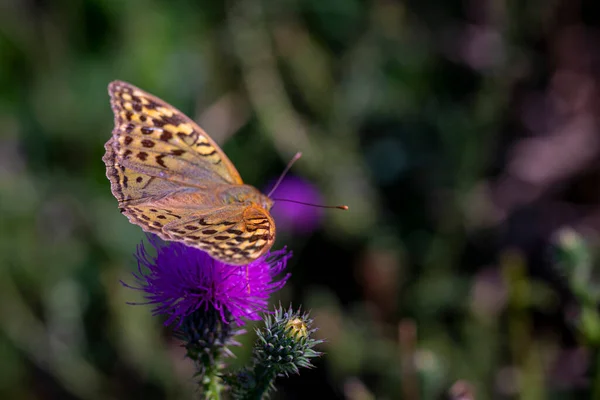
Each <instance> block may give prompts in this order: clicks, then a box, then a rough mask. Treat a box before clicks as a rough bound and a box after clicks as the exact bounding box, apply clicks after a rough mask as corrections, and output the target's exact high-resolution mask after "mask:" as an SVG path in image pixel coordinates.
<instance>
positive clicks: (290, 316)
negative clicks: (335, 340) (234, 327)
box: [254, 307, 323, 375]
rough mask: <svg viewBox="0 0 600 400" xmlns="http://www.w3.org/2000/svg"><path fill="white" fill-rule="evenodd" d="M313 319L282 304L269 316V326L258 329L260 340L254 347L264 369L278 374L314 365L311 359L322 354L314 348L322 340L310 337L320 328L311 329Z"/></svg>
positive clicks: (295, 371) (257, 358) (258, 360)
mask: <svg viewBox="0 0 600 400" xmlns="http://www.w3.org/2000/svg"><path fill="white" fill-rule="evenodd" d="M311 325H312V319H309V318H308V314H303V315H300V314H299V311H298V312H293V311H292V309H291V308H290V309H288V311H284V310H283V309H282V308H281V307H280V308H279V309H277V310H275V314H274V315H273V316H268V317H267V318H266V319H265V327H264V328H263V329H262V330H258V331H257V334H258V340H257V344H256V345H255V347H254V357H255V360H256V362H257V363H259V364H260V365H262V366H263V367H264V368H266V369H269V370H272V371H274V372H275V373H276V374H277V375H288V374H290V373H296V374H297V373H299V371H298V370H299V368H302V367H304V368H310V367H312V364H311V363H310V358H313V357H317V356H319V355H320V354H321V353H319V352H317V351H315V350H313V347H315V346H316V345H317V344H319V343H322V342H323V341H322V340H314V339H312V338H311V337H310V335H311V334H312V333H314V332H315V331H316V329H312V330H311V329H310V327H311Z"/></svg>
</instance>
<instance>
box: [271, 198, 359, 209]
mask: <svg viewBox="0 0 600 400" xmlns="http://www.w3.org/2000/svg"><path fill="white" fill-rule="evenodd" d="M273 201H286V202H288V203H296V204H302V205H303V206H311V207H318V208H337V209H339V210H347V209H348V206H324V205H321V204H312V203H305V202H303V201H298V200H290V199H273Z"/></svg>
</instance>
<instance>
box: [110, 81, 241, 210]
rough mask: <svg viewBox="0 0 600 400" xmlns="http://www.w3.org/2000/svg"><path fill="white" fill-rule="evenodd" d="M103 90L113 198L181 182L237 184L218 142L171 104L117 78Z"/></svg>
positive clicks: (144, 194)
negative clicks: (110, 121) (110, 122)
mask: <svg viewBox="0 0 600 400" xmlns="http://www.w3.org/2000/svg"><path fill="white" fill-rule="evenodd" d="M108 92H109V95H110V102H111V107H112V110H113V113H114V116H115V127H114V130H113V134H112V137H111V139H110V140H109V141H108V142H107V143H106V145H105V146H104V147H105V149H106V153H105V155H104V157H103V160H104V162H105V164H106V167H107V176H108V178H109V180H110V181H111V190H112V192H113V195H114V196H115V197H116V198H117V200H119V201H120V202H122V201H127V200H137V199H142V198H151V197H155V196H162V195H164V194H166V193H170V192H171V191H173V190H175V189H177V188H178V187H181V186H195V187H199V188H207V187H210V186H211V185H213V186H214V185H220V184H242V179H241V177H240V175H239V173H238V171H237V170H236V168H235V167H234V165H233V163H232V162H231V161H230V160H229V159H228V158H227V156H226V155H225V153H224V152H223V151H222V150H221V149H220V148H219V146H218V145H217V144H216V143H215V142H214V141H213V140H212V139H211V138H210V137H209V136H208V135H207V134H206V132H204V130H202V128H200V127H199V126H198V125H197V124H196V123H194V121H192V120H191V119H189V118H188V117H187V116H185V115H184V114H183V113H182V112H180V111H179V110H177V109H176V108H175V107H172V106H171V105H169V104H167V103H165V102H164V101H162V100H160V99H159V98H157V97H155V96H153V95H151V94H149V93H146V92H144V91H143V90H141V89H139V88H137V87H135V86H133V85H130V84H128V83H125V82H121V81H115V82H112V83H111V84H110V85H109V87H108Z"/></svg>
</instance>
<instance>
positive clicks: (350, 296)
mask: <svg viewBox="0 0 600 400" xmlns="http://www.w3.org/2000/svg"><path fill="white" fill-rule="evenodd" d="M599 27H600V7H599V5H598V4H597V1H594V0H530V1H521V0H496V1H492V0H460V1H459V0H421V1H413V0H405V1H393V0H376V1H367V0H237V1H224V2H222V1H219V0H210V1H209V0H206V1H198V0H171V1H167V0H144V1H142V0H130V1H117V0H69V1H67V0H0V212H1V216H0V223H1V224H0V398H2V399H190V398H195V397H197V396H198V393H197V389H196V387H195V386H194V380H193V378H192V374H193V372H194V371H193V367H192V365H191V363H190V362H189V361H188V360H186V359H184V358H183V356H184V352H183V350H182V349H181V348H180V344H179V343H178V342H177V341H176V340H174V339H172V337H171V335H170V332H169V330H168V329H166V328H164V327H163V326H162V321H161V320H160V319H158V318H153V317H151V316H150V309H149V307H146V306H130V305H127V304H126V302H132V301H133V302H135V301H141V297H140V295H139V293H136V292H134V291H132V290H129V289H126V288H124V287H123V286H122V285H121V284H120V283H119V280H125V281H129V280H130V279H131V277H130V273H131V272H132V271H134V270H135V267H136V265H135V261H134V259H133V252H134V251H135V246H136V245H137V244H138V243H139V242H140V240H141V239H142V238H143V233H142V231H141V229H140V228H139V227H137V226H133V225H131V224H129V223H128V222H127V220H126V218H125V217H124V216H122V215H121V214H120V213H119V211H118V209H117V203H116V200H115V199H114V198H113V197H112V196H111V193H110V189H109V182H108V180H107V179H106V177H105V167H104V164H103V163H102V161H101V158H102V155H103V153H104V148H103V145H104V143H105V142H106V141H107V140H108V138H109V137H110V134H111V130H112V125H113V117H112V113H111V110H110V107H109V103H108V95H107V89H106V88H107V85H108V83H109V82H110V81H112V80H115V79H120V80H125V81H128V82H130V83H132V84H134V85H136V86H139V87H141V88H142V89H144V90H147V91H149V92H150V93H153V94H155V95H157V96H158V97H160V98H162V99H164V100H165V101H167V102H169V103H171V104H173V105H174V106H175V107H177V108H179V109H181V110H182V111H183V112H185V113H187V114H188V115H189V116H190V117H192V118H193V119H194V120H196V121H197V122H198V123H199V124H201V125H202V126H203V127H204V128H205V130H206V131H207V132H209V134H211V136H213V138H214V139H215V140H216V141H217V142H218V143H220V144H222V145H223V149H224V150H225V152H226V153H227V154H228V155H229V157H230V158H231V160H232V161H233V162H234V164H235V165H236V166H237V168H238V169H239V171H240V173H241V175H242V177H243V178H244V180H245V181H246V182H247V183H250V184H252V185H255V186H257V187H259V188H261V189H265V188H266V186H267V185H268V183H269V182H272V180H273V179H275V178H276V177H277V175H278V174H279V173H280V172H281V170H282V169H283V167H284V166H285V164H286V163H287V162H288V160H289V159H290V158H291V157H292V156H293V154H294V153H295V152H297V151H302V152H303V154H304V156H303V158H302V159H301V160H300V161H299V162H298V163H296V165H294V167H293V175H295V176H296V177H300V178H302V179H303V180H304V182H310V185H312V189H313V190H315V191H316V192H317V193H318V195H317V194H314V195H312V196H313V198H320V201H323V202H325V203H327V204H347V205H349V207H350V210H349V211H347V212H342V211H336V210H332V211H327V212H324V213H320V214H315V213H314V209H313V210H311V209H304V210H305V211H303V212H305V214H302V211H297V210H296V211H297V212H300V214H295V215H296V216H295V218H296V219H297V220H302V219H303V218H306V219H307V220H308V219H310V220H311V221H313V222H314V223H313V224H312V225H310V224H309V225H310V227H309V228H306V227H304V228H302V229H300V227H298V226H295V225H294V224H293V223H288V224H284V223H282V226H281V227H280V229H279V230H278V239H277V243H276V245H275V248H280V247H282V246H284V245H287V246H288V247H289V248H290V249H292V250H293V251H294V254H295V256H294V258H293V259H292V261H291V263H290V266H289V268H290V271H291V272H292V278H291V281H290V282H289V284H288V285H287V286H286V287H285V289H284V290H282V292H281V293H279V295H278V296H277V298H274V299H273V302H274V303H275V302H279V301H281V302H282V303H283V304H284V305H285V304H288V303H289V302H293V304H294V305H297V306H299V305H302V306H303V308H305V309H310V310H311V312H312V316H313V317H315V319H316V325H317V326H319V328H320V331H319V333H318V336H319V337H322V338H326V339H327V342H326V343H325V344H324V345H323V346H321V350H322V351H324V352H326V355H325V356H324V357H322V358H321V359H320V360H318V361H317V362H316V365H317V368H316V369H313V370H310V371H306V370H305V371H303V372H302V373H301V375H299V376H294V377H291V378H289V379H280V380H278V382H277V383H278V385H277V386H278V391H277V393H276V395H275V398H280V399H300V398H306V397H307V396H322V397H324V398H332V399H337V398H339V399H356V400H359V399H361V400H362V399H374V398H377V399H438V398H454V399H464V400H468V399H473V398H476V399H513V398H519V399H574V398H583V399H586V398H600V378H599V377H598V376H599V375H600V371H599V370H598V367H597V365H600V357H599V356H598V346H599V343H600V339H599V337H600V333H599V332H600V322H599V321H600V318H598V314H597V311H598V303H597V296H596V295H597V290H596V289H597V287H596V285H595V284H594V280H593V275H594V268H593V267H594V265H595V263H594V261H593V260H594V259H595V257H594V252H595V249H596V248H597V238H596V232H597V231H598V228H600V208H599V207H598V205H599V200H600V191H599V187H600V185H599V184H600V162H599V161H600V157H599V154H600V140H599V137H600V132H599V129H598V122H599V121H598V118H597V115H598V113H597V111H598V108H599V104H600V103H599V100H600V96H599V91H598V90H599V89H598V87H599V86H598V84H599V82H600V45H599V43H600V40H599V39H600V30H599V29H598V28H599ZM304 184H306V183H304ZM300 188H301V189H300V192H305V191H308V190H309V188H308V187H307V188H305V189H302V186H301V187H300ZM275 209H277V206H276V207H275ZM275 209H274V210H275ZM286 210H288V212H291V211H289V210H290V209H286V208H280V211H279V214H278V215H277V214H276V218H278V219H277V220H276V221H279V219H281V218H285V217H286ZM565 227H569V228H571V229H573V231H565V230H564V228H565ZM574 232H578V235H579V236H577V235H576V234H575V233H574ZM584 239H585V243H583V242H581V240H584ZM557 245H558V247H559V248H561V249H562V250H564V252H565V254H566V256H565V257H566V261H564V262H558V261H557V257H556V255H555V250H556V249H555V248H556V247H557ZM561 246H562V247H561ZM563 255H564V254H563ZM250 328H251V326H250ZM250 330H251V329H250ZM243 341H244V346H243V347H242V348H239V349H235V352H236V354H237V355H238V358H237V359H236V360H234V361H233V363H234V365H240V364H242V363H243V362H245V361H246V360H247V357H248V349H249V347H248V343H250V342H251V341H252V334H248V335H247V336H246V337H245V338H244V340H243ZM461 396H462V397H461Z"/></svg>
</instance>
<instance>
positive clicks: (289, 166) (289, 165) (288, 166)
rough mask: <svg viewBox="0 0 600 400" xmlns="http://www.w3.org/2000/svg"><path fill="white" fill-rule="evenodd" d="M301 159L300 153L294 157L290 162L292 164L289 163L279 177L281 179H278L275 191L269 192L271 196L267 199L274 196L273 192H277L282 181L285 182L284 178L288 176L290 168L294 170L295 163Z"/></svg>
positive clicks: (274, 187)
mask: <svg viewBox="0 0 600 400" xmlns="http://www.w3.org/2000/svg"><path fill="white" fill-rule="evenodd" d="M300 157H302V153H300V152H297V153H296V155H295V156H294V157H292V159H291V160H290V162H289V163H288V165H287V166H286V167H285V169H284V170H283V172H282V173H281V175H280V176H279V179H277V183H275V186H273V189H271V191H270V192H269V194H268V195H267V197H271V195H272V194H273V192H274V191H275V189H277V187H278V186H279V184H280V183H281V181H283V178H285V176H286V175H287V173H288V171H289V170H290V168H292V165H294V163H295V162H296V161H298V160H299V159H300Z"/></svg>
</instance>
